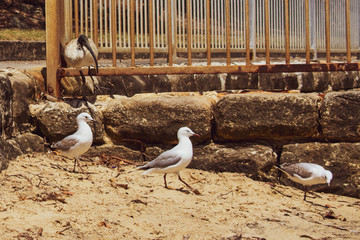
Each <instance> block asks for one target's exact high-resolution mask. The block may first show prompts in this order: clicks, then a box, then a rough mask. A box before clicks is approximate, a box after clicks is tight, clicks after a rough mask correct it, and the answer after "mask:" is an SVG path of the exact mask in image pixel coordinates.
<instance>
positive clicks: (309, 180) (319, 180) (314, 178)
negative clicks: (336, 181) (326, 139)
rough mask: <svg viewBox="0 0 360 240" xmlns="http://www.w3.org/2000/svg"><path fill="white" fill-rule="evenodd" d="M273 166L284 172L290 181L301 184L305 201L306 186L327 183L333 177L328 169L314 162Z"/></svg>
mask: <svg viewBox="0 0 360 240" xmlns="http://www.w3.org/2000/svg"><path fill="white" fill-rule="evenodd" d="M275 167H276V168H277V169H279V170H281V171H282V172H284V173H285V174H286V175H287V176H288V177H289V178H290V179H291V180H292V181H294V182H297V183H300V184H302V185H303V186H304V187H305V191H304V200H305V201H306V192H307V186H312V185H317V184H323V183H327V184H328V185H329V186H330V182H331V180H332V178H333V175H332V173H331V172H330V171H329V170H325V169H324V168H323V167H322V166H320V165H318V164H314V163H292V164H291V163H283V164H281V165H275Z"/></svg>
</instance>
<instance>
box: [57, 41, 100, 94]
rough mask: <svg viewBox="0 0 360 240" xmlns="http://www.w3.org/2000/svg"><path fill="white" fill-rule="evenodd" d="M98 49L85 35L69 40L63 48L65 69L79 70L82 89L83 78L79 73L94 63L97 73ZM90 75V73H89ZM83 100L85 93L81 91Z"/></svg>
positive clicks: (81, 73)
mask: <svg viewBox="0 0 360 240" xmlns="http://www.w3.org/2000/svg"><path fill="white" fill-rule="evenodd" d="M97 57H98V49H97V47H96V45H95V43H94V41H93V40H91V39H89V38H88V37H87V36H85V35H80V36H79V37H78V38H75V39H73V40H71V41H70V42H69V43H68V44H66V46H65V50H64V58H65V61H66V64H67V67H73V68H76V69H77V70H79V72H80V75H81V78H82V81H83V87H84V86H85V76H84V74H83V72H82V71H81V68H82V67H85V66H89V68H90V65H91V64H92V63H94V62H95V66H96V73H98V72H99V67H98V62H97ZM89 73H90V72H89ZM83 98H85V93H84V89H83Z"/></svg>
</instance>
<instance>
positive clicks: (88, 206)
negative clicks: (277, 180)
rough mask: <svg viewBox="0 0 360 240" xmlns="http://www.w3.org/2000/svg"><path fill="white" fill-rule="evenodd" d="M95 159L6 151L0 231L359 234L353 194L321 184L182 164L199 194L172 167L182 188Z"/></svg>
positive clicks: (110, 235)
mask: <svg viewBox="0 0 360 240" xmlns="http://www.w3.org/2000/svg"><path fill="white" fill-rule="evenodd" d="M93 160H94V162H89V161H82V166H83V168H84V170H85V171H86V172H89V174H82V173H71V172H68V171H66V169H72V166H73V162H72V161H71V160H63V159H62V158H61V157H59V156H55V155H53V154H33V155H27V156H21V157H19V158H18V159H17V160H14V161H12V162H11V164H10V166H9V168H8V169H7V170H5V171H3V172H2V173H0V181H1V186H0V193H1V194H0V232H1V233H2V237H1V239H27V240H29V239H227V238H229V237H233V238H231V239H261V238H264V239H359V235H360V201H359V199H354V198H348V197H342V196H335V195H331V194H321V193H320V194H319V195H320V197H317V198H315V199H312V201H313V202H314V203H315V204H310V203H308V202H304V201H303V200H302V197H303V192H302V191H299V190H297V189H294V188H291V187H286V186H281V185H271V184H269V183H264V182H256V181H253V180H251V179H249V178H247V177H245V176H244V175H242V174H236V173H220V174H215V173H210V172H205V171H199V170H193V169H186V170H185V171H183V172H182V177H183V179H184V180H185V181H187V182H188V183H189V184H190V185H192V186H193V187H194V188H196V189H198V190H199V191H200V192H201V195H195V194H194V193H189V192H188V191H186V189H185V188H183V184H182V183H181V182H180V181H178V180H177V178H176V177H175V176H174V175H169V176H168V183H169V186H172V187H174V188H181V189H182V190H181V191H180V189H178V190H168V189H165V188H164V187H163V178H162V176H161V175H151V176H142V175H141V171H138V170H136V168H135V166H134V165H123V166H122V167H121V168H114V169H111V168H106V167H103V166H100V165H98V164H96V161H97V160H98V159H96V158H95V159H93ZM279 192H280V193H281V194H280V193H279ZM283 194H284V195H283ZM285 195H291V196H292V197H287V196H285ZM325 206H327V208H325ZM240 236H242V238H241V237H240Z"/></svg>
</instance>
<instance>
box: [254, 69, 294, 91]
mask: <svg viewBox="0 0 360 240" xmlns="http://www.w3.org/2000/svg"><path fill="white" fill-rule="evenodd" d="M298 87H299V83H298V78H297V76H296V74H295V73H286V74H284V73H259V89H261V90H293V89H298Z"/></svg>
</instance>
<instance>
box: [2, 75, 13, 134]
mask: <svg viewBox="0 0 360 240" xmlns="http://www.w3.org/2000/svg"><path fill="white" fill-rule="evenodd" d="M12 96H13V93H12V86H11V82H10V79H9V76H8V74H7V73H6V72H5V71H3V70H0V135H1V136H2V135H8V136H10V135H11V134H12V121H13V118H12V107H11V105H12Z"/></svg>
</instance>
